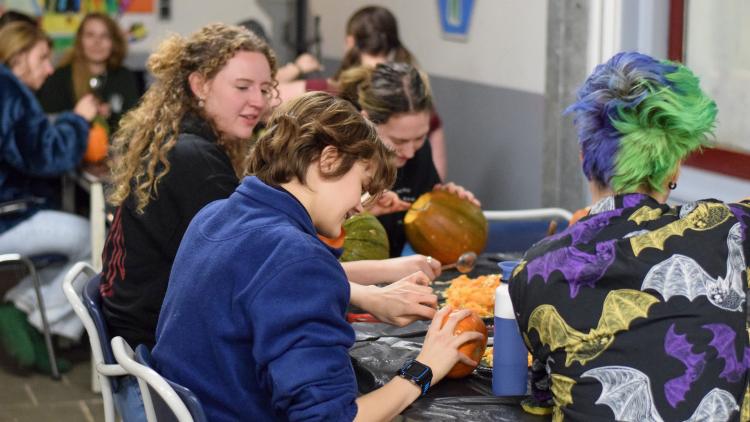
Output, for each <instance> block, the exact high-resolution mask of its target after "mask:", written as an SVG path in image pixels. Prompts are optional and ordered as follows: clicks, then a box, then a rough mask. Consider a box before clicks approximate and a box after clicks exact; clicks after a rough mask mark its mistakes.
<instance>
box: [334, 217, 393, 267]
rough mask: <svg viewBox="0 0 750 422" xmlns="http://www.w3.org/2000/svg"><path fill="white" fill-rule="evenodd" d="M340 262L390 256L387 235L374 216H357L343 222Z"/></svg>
mask: <svg viewBox="0 0 750 422" xmlns="http://www.w3.org/2000/svg"><path fill="white" fill-rule="evenodd" d="M344 231H345V232H346V236H345V237H344V252H343V253H342V254H341V261H342V262H349V261H361V260H364V259H387V258H388V257H389V256H390V255H389V254H390V249H389V245H388V235H387V234H386V232H385V228H384V227H383V225H382V224H380V221H378V219H377V218H375V216H374V215H372V214H369V213H361V214H357V215H355V216H353V217H351V218H349V219H348V220H346V221H345V222H344Z"/></svg>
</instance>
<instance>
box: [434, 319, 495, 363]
mask: <svg viewBox="0 0 750 422" xmlns="http://www.w3.org/2000/svg"><path fill="white" fill-rule="evenodd" d="M447 320H448V315H446V316H445V318H443V322H442V324H440V327H441V328H442V326H443V325H445V322H446V321H447ZM468 331H476V332H478V333H482V335H483V337H482V338H481V339H480V340H474V341H470V342H467V343H464V344H462V345H461V347H459V348H458V351H459V352H461V353H463V354H464V355H466V356H468V357H469V358H471V359H472V360H473V361H474V362H477V365H478V364H479V361H480V360H481V359H482V355H484V349H485V348H487V326H486V325H484V321H482V319H481V318H479V317H478V316H477V314H476V313H474V312H472V313H471V315H469V316H467V317H466V318H464V319H462V320H461V321H459V322H458V324H456V329H455V330H453V335H456V336H457V335H459V334H461V333H465V332H468ZM474 368H476V366H469V365H466V364H465V363H463V362H458V363H457V364H455V365H454V366H453V368H451V370H450V372H448V374H447V375H446V377H448V378H463V377H465V376H467V375H469V374H471V373H472V371H474Z"/></svg>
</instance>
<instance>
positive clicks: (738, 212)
mask: <svg viewBox="0 0 750 422" xmlns="http://www.w3.org/2000/svg"><path fill="white" fill-rule="evenodd" d="M729 209H730V210H732V213H734V216H735V217H737V220H739V222H740V227H741V231H742V233H748V231H747V224H748V223H747V222H748V221H750V206H749V205H746V204H730V205H729Z"/></svg>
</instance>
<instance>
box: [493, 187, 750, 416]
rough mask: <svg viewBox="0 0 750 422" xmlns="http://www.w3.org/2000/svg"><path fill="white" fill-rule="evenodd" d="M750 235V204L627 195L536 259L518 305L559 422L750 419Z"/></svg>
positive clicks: (522, 274) (522, 275)
mask: <svg viewBox="0 0 750 422" xmlns="http://www.w3.org/2000/svg"><path fill="white" fill-rule="evenodd" d="M749 227H750V200H745V201H742V202H739V203H734V204H725V203H722V202H719V201H716V200H703V201H697V202H693V203H690V204H686V205H682V206H677V207H670V206H668V205H664V204H660V203H658V202H657V201H656V200H654V199H653V198H650V197H648V196H646V195H642V194H627V195H618V196H613V197H608V198H605V199H603V200H602V201H600V202H598V203H597V204H595V205H594V206H593V207H592V208H591V212H590V213H589V215H588V216H586V217H584V218H582V219H581V220H580V221H579V222H578V223H576V224H574V225H572V226H570V227H569V228H568V229H567V230H565V231H563V232H561V233H559V234H556V235H554V236H550V237H547V238H545V239H543V240H542V241H540V242H538V243H537V244H535V245H534V246H533V247H532V248H531V249H529V250H528V251H527V252H526V254H525V255H524V259H523V260H522V261H521V264H520V265H519V266H518V267H517V268H516V271H515V272H514V275H513V278H512V279H511V281H510V290H511V298H512V300H513V306H514V309H515V313H516V318H517V320H518V325H519V328H520V330H521V332H522V334H523V336H524V341H525V342H526V345H527V347H528V348H529V350H530V351H531V353H532V355H533V357H534V364H533V365H532V381H533V382H532V390H533V393H534V396H535V397H536V398H537V399H540V400H543V398H544V396H545V390H546V394H547V395H548V396H549V395H550V394H551V398H552V400H553V402H554V417H555V420H562V419H567V420H586V421H591V420H615V419H616V420H622V421H686V420H714V421H734V420H740V416H741V415H742V418H743V420H747V418H748V417H749V416H750V400H749V399H748V397H750V393H749V392H748V389H747V386H748V369H749V368H750V343H749V342H748V333H749V332H750V331H749V330H748V327H747V323H746V321H747V317H746V315H747V301H746V293H747V291H748V284H750V275H749V274H748V266H749V265H750V264H749V262H750V261H748V259H750V258H749V256H750V229H749ZM495 341H496V342H498V341H501V339H495Z"/></svg>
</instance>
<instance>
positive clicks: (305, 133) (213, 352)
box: [153, 92, 479, 421]
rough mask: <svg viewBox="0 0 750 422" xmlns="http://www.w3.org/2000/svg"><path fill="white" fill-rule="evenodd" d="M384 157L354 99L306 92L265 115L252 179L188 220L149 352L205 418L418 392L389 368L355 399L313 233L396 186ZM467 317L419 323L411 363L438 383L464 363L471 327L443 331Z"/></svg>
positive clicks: (354, 415)
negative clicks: (417, 349)
mask: <svg viewBox="0 0 750 422" xmlns="http://www.w3.org/2000/svg"><path fill="white" fill-rule="evenodd" d="M391 158H392V156H391V153H390V152H389V151H388V150H387V148H386V147H385V146H384V145H383V144H382V143H381V142H380V140H379V139H378V137H377V135H376V133H375V130H374V127H373V126H372V125H371V124H370V123H369V122H367V121H366V120H365V119H364V118H363V117H362V116H360V115H359V114H357V112H356V111H355V110H354V108H353V107H352V106H351V105H349V104H348V103H347V102H345V101H343V100H340V99H337V98H334V97H332V96H330V95H328V94H325V93H319V92H318V93H309V94H306V95H304V96H302V97H300V98H298V99H296V100H294V101H291V102H289V103H287V104H285V105H284V106H282V107H281V108H280V109H279V110H277V112H276V113H275V114H274V115H273V116H272V118H271V120H270V121H269V129H268V130H267V133H266V134H265V135H264V137H263V138H262V139H261V140H259V141H258V144H257V145H256V146H255V148H254V150H253V152H252V153H251V156H250V159H249V161H248V163H249V164H248V171H249V172H250V173H251V174H254V176H251V177H246V178H245V179H244V180H243V182H242V184H241V185H240V187H239V188H237V190H236V191H235V192H234V193H233V194H232V195H231V196H230V197H229V198H228V199H226V200H220V201H216V202H213V203H211V204H209V205H208V206H206V207H205V208H204V209H203V210H201V211H200V212H199V213H198V214H197V215H196V217H195V218H194V219H193V221H192V222H191V224H190V226H189V228H188V230H187V232H186V234H185V237H184V238H183V240H182V243H181V245H180V248H179V251H178V253H177V257H176V260H175V263H174V266H173V267H172V274H171V276H170V280H169V287H168V289H167V295H166V298H165V300H164V305H163V307H162V310H161V314H160V316H159V324H158V326H157V332H156V346H155V348H154V350H153V357H154V360H155V362H156V367H157V369H158V370H159V371H160V372H161V373H162V375H164V376H165V377H166V378H168V379H171V380H174V381H176V382H178V383H180V384H182V385H185V386H186V387H188V388H190V389H191V390H192V391H193V392H195V393H196V394H197V395H198V397H199V398H200V400H201V402H202V404H203V406H204V409H205V411H206V415H207V416H208V418H209V420H211V421H236V420H248V418H252V419H253V420H326V421H333V420H353V419H358V420H362V419H367V420H385V419H388V420H389V419H391V418H392V417H394V416H395V415H397V414H398V413H400V412H401V411H402V410H403V409H404V408H406V406H408V405H409V404H410V403H411V402H412V401H414V400H415V399H416V398H418V397H419V396H420V393H421V392H422V389H420V387H419V386H418V385H416V384H415V383H412V382H410V381H409V380H407V379H405V378H400V377H396V378H394V379H393V380H391V381H390V382H389V383H388V384H386V385H385V386H384V387H382V388H380V389H379V390H376V391H374V392H372V393H370V394H367V395H365V396H362V397H360V398H357V384H356V379H355V377H354V371H353V369H352V366H351V361H350V358H349V355H348V350H349V348H350V347H351V345H352V344H353V342H354V331H353V330H352V328H351V326H349V324H348V323H347V322H346V319H345V312H346V308H347V304H348V302H349V294H350V292H349V284H348V283H347V279H346V275H345V273H344V271H343V269H342V268H341V265H340V264H339V262H338V261H337V259H336V258H337V251H336V250H334V249H330V248H328V247H327V246H325V245H324V244H323V243H322V242H321V241H320V240H319V239H318V237H317V233H321V234H323V235H325V236H328V237H332V238H335V237H337V236H338V234H339V230H340V229H341V224H342V222H343V221H344V219H345V218H346V217H347V216H348V215H350V214H351V213H353V212H356V211H357V210H359V209H360V208H361V204H360V198H361V195H362V194H363V192H365V191H366V192H369V193H370V194H373V195H377V194H378V193H379V192H381V191H382V190H383V189H385V188H387V187H388V186H389V185H390V184H391V183H392V182H393V179H394V177H395V171H394V168H393V166H392V165H391ZM449 312H450V310H449V309H444V310H442V311H440V312H438V313H437V314H436V316H435V319H436V320H442V318H444V317H445V316H446V314H447V313H449ZM466 315H468V312H467V311H461V312H455V313H453V314H451V316H450V317H449V320H448V322H447V323H446V324H445V326H444V327H443V328H442V329H440V328H439V325H440V324H433V325H432V327H431V328H430V330H429V332H428V335H427V338H426V340H425V345H424V348H423V350H422V352H421V353H420V355H419V356H418V357H417V361H419V362H421V364H423V365H426V366H427V367H429V368H431V370H432V373H433V376H432V384H433V385H434V384H435V383H437V382H438V381H439V380H440V379H442V378H443V376H445V374H446V373H447V372H448V371H449V370H450V368H451V367H452V366H453V365H454V364H455V363H456V362H458V361H463V362H465V363H469V364H471V363H472V362H471V360H469V359H468V358H466V357H465V356H463V355H461V354H460V353H459V352H458V351H457V348H458V346H460V345H461V344H463V343H465V342H466V341H470V340H474V339H476V338H477V337H478V336H479V335H478V334H477V333H464V334H461V335H459V336H456V337H454V336H453V335H452V333H453V329H454V328H455V325H456V323H457V322H458V321H460V320H461V319H463V318H464V317H465V316H466ZM433 321H434V320H433Z"/></svg>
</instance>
